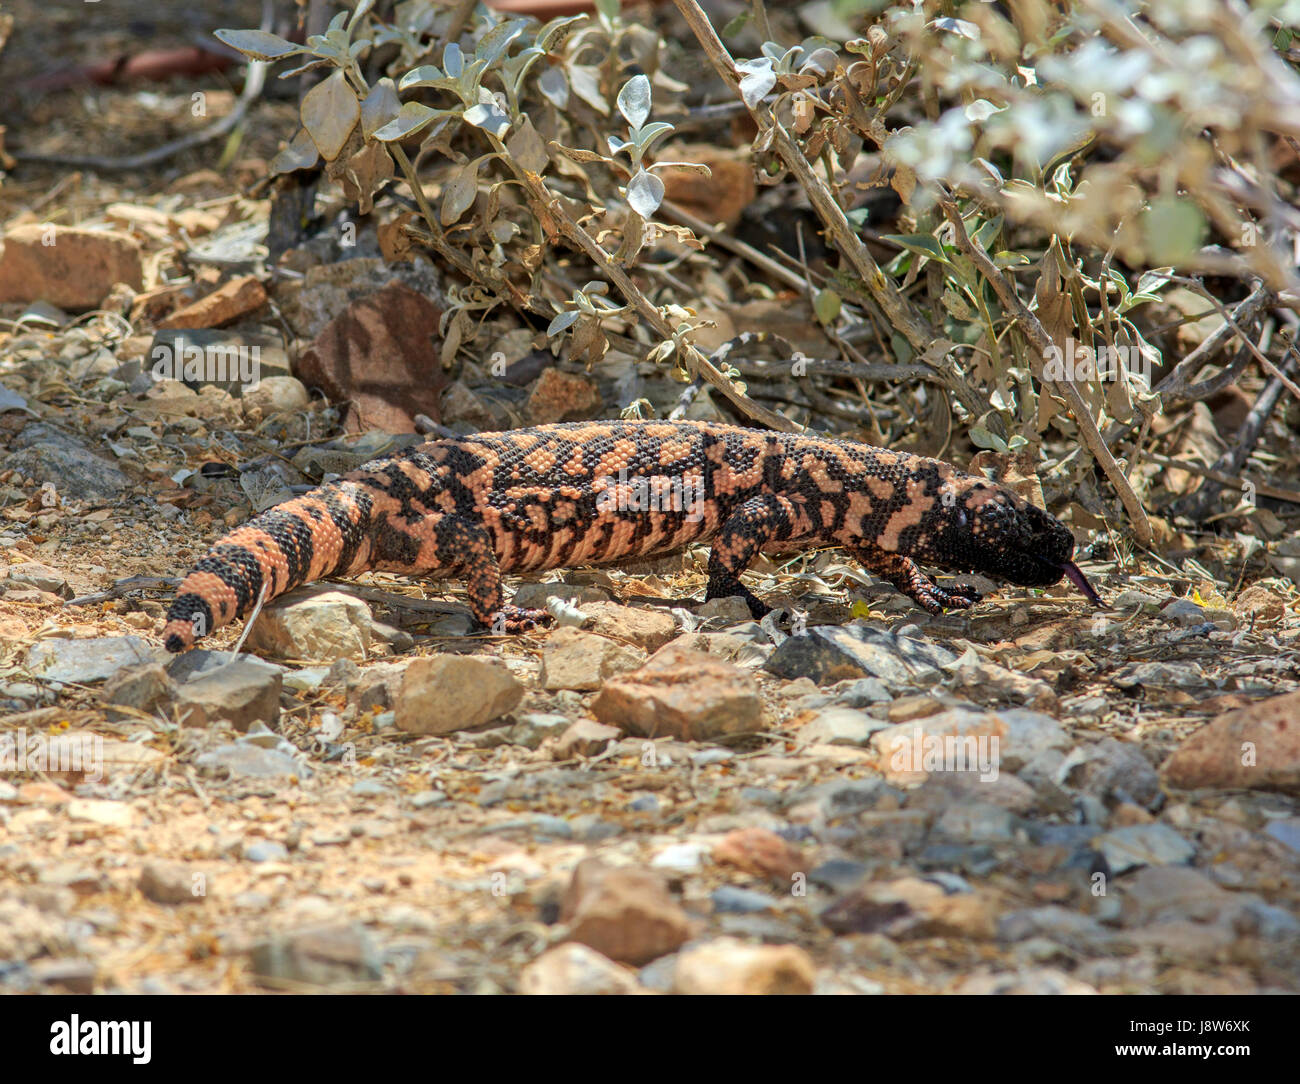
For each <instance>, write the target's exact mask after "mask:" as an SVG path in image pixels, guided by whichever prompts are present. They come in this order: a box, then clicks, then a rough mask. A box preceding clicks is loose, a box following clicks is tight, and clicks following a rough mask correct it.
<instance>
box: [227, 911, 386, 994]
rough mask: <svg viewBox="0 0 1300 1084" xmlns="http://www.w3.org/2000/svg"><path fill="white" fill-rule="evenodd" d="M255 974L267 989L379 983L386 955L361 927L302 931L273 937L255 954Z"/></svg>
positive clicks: (261, 945)
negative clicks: (291, 986) (291, 985)
mask: <svg viewBox="0 0 1300 1084" xmlns="http://www.w3.org/2000/svg"><path fill="white" fill-rule="evenodd" d="M251 955H252V964H253V974H254V975H255V976H256V978H257V980H258V981H259V982H260V983H261V984H262V985H264V986H271V987H275V986H276V985H278V984H287V983H293V984H306V985H310V986H337V985H341V984H344V985H351V984H354V983H365V982H377V981H378V980H379V979H380V978H381V977H382V975H383V964H382V956H381V954H380V952H379V948H378V946H377V945H376V944H375V941H374V938H373V937H371V935H370V934H369V932H367V931H366V929H365V928H364V927H362V926H360V925H355V924H354V925H350V926H334V927H321V928H315V929H306V930H299V931H297V932H295V933H291V934H285V935H281V936H277V937H272V938H270V939H269V940H267V941H264V942H262V943H261V944H259V945H257V946H256V947H255V948H254V949H253V951H252V954H251Z"/></svg>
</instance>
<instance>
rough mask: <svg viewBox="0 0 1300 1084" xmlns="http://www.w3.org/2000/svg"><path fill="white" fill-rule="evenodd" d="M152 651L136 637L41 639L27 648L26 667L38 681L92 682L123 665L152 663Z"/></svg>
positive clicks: (79, 683)
mask: <svg viewBox="0 0 1300 1084" xmlns="http://www.w3.org/2000/svg"><path fill="white" fill-rule="evenodd" d="M155 654H156V653H155V651H154V650H153V649H152V648H150V647H149V645H148V644H146V643H145V642H144V641H143V640H141V639H140V637H138V636H99V637H95V638H93V639H90V640H42V641H41V642H40V643H37V644H33V645H32V646H31V647H30V648H29V649H28V651H27V658H26V667H27V670H28V671H29V672H30V673H31V675H32V677H34V678H37V679H38V680H40V681H60V682H64V683H69V682H70V683H73V684H77V685H93V684H95V683H97V682H100V681H106V680H107V679H108V678H110V677H112V676H113V675H114V674H116V673H117V672H118V671H119V670H122V669H124V668H125V667H128V666H139V665H140V664H142V663H150V662H153V661H154V656H155Z"/></svg>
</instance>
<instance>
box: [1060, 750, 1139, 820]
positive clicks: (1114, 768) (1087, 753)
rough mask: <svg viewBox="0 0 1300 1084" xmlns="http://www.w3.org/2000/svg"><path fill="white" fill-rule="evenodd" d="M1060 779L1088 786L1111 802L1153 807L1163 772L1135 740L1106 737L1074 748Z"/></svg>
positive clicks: (1072, 783) (1100, 796)
mask: <svg viewBox="0 0 1300 1084" xmlns="http://www.w3.org/2000/svg"><path fill="white" fill-rule="evenodd" d="M1057 781H1058V782H1060V783H1067V784H1069V785H1070V786H1073V787H1078V788H1080V789H1082V790H1087V791H1088V792H1089V793H1090V794H1095V795H1096V796H1097V797H1098V798H1101V799H1102V800H1103V801H1106V802H1109V803H1110V804H1112V805H1114V804H1118V803H1121V802H1132V803H1135V804H1137V805H1140V806H1144V807H1150V806H1152V805H1154V804H1155V803H1156V802H1157V801H1158V800H1159V799H1160V776H1159V775H1158V774H1157V773H1156V770H1155V768H1153V767H1152V766H1151V762H1150V761H1149V760H1147V758H1146V757H1145V756H1143V755H1142V751H1141V750H1140V749H1139V748H1138V747H1137V746H1136V745H1134V744H1132V743H1131V742H1122V741H1118V740H1117V739H1115V738H1103V739H1102V740H1101V741H1099V742H1097V743H1095V744H1094V745H1087V746H1081V747H1079V748H1077V749H1074V750H1073V751H1072V752H1071V753H1070V754H1069V755H1068V756H1067V757H1066V758H1065V760H1064V761H1063V762H1062V764H1061V767H1060V768H1059V769H1058V771H1057Z"/></svg>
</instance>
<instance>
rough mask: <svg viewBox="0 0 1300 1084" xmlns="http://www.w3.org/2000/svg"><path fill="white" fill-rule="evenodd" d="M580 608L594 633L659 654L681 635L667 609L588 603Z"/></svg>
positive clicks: (612, 603) (610, 603)
mask: <svg viewBox="0 0 1300 1084" xmlns="http://www.w3.org/2000/svg"><path fill="white" fill-rule="evenodd" d="M579 609H581V610H582V612H583V613H584V614H586V615H587V616H588V617H589V618H590V619H591V625H590V631H592V632H596V633H599V634H600V635H601V636H612V637H614V638H615V639H619V640H626V641H629V642H631V643H634V644H636V646H637V647H639V648H642V649H644V650H646V651H658V650H659V649H660V648H661V647H663V646H664V644H666V643H668V642H669V641H670V640H672V639H673V638H674V637H676V635H677V622H676V620H674V618H673V615H672V614H670V613H665V612H664V611H663V610H647V609H642V608H641V607H638V606H620V605H618V604H617V603H614V602H584V603H583V604H582V605H581V606H580V607H579Z"/></svg>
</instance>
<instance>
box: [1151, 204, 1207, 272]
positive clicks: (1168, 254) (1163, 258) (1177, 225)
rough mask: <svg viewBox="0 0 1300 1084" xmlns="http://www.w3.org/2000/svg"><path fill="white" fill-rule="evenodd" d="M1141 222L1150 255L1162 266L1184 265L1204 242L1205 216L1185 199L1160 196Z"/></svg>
mask: <svg viewBox="0 0 1300 1084" xmlns="http://www.w3.org/2000/svg"><path fill="white" fill-rule="evenodd" d="M1141 222H1142V233H1143V237H1144V239H1145V240H1146V248H1147V252H1148V254H1149V255H1150V256H1151V257H1152V259H1154V260H1156V261H1158V262H1159V263H1162V264H1172V265H1178V264H1180V263H1182V262H1183V261H1185V260H1186V259H1187V258H1188V257H1189V256H1191V255H1192V254H1193V253H1195V252H1196V250H1197V249H1198V248H1200V247H1201V245H1202V244H1203V243H1204V242H1205V234H1206V230H1207V226H1206V222H1205V216H1204V215H1203V214H1201V210H1200V208H1199V207H1197V206H1196V204H1194V203H1192V202H1191V201H1190V200H1188V199H1185V198H1179V197H1177V196H1158V197H1157V198H1155V199H1153V200H1152V201H1151V205H1150V206H1149V207H1148V208H1147V211H1146V213H1145V214H1144V215H1143V216H1142V219H1141Z"/></svg>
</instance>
